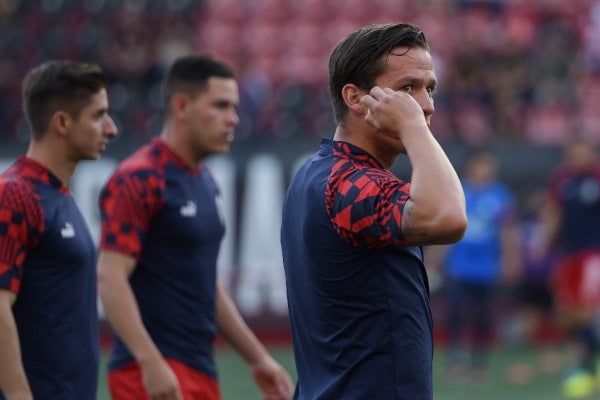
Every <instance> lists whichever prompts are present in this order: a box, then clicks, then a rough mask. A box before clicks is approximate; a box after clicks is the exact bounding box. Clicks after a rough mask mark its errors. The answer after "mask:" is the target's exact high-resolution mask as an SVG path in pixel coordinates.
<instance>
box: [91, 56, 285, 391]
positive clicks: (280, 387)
mask: <svg viewBox="0 0 600 400" xmlns="http://www.w3.org/2000/svg"><path fill="white" fill-rule="evenodd" d="M163 98H164V104H165V111H166V119H165V123H164V126H163V130H162V132H161V134H160V137H157V138H154V139H153V140H152V141H151V142H150V143H149V144H147V145H145V146H143V147H142V148H141V149H139V150H138V151H136V152H135V153H134V154H133V155H131V156H129V157H128V158H126V159H125V160H123V161H122V163H121V164H120V165H119V167H118V168H117V170H116V171H115V172H114V174H113V175H112V177H111V178H110V179H109V181H108V182H107V183H106V186H105V187H104V188H103V190H102V192H101V195H100V210H101V217H102V234H101V243H100V256H99V260H98V274H99V275H98V276H99V292H100V298H101V300H102V303H103V305H104V309H105V311H106V315H107V317H108V321H109V323H110V324H111V326H112V328H113V329H114V332H115V334H116V335H115V345H114V348H113V351H112V354H111V359H110V365H109V368H110V371H109V388H110V392H111V396H112V398H113V399H114V400H126V399H132V400H133V399H147V398H151V399H186V400H188V399H189V400H192V399H196V400H218V399H220V398H221V397H220V390H219V386H218V379H217V371H216V368H215V361H214V357H213V344H214V340H215V335H216V333H217V332H219V333H220V334H221V336H222V337H223V338H224V339H225V340H226V341H227V342H229V343H230V344H231V345H232V346H233V347H234V349H236V350H237V351H238V352H239V353H240V355H241V356H242V357H243V358H244V359H245V360H246V361H247V362H248V364H249V366H250V367H251V371H252V375H253V377H254V379H255V381H256V382H257V384H258V386H259V387H260V389H261V390H262V392H263V393H264V395H265V398H268V399H272V400H278V399H284V398H286V397H288V396H289V395H291V392H292V390H293V385H292V381H291V378H290V377H289V375H288V374H287V372H286V371H285V370H284V369H283V368H282V367H281V366H280V365H279V364H278V363H277V362H276V361H275V360H274V359H273V358H272V357H271V356H270V354H269V353H268V352H267V350H266V349H265V348H264V346H263V345H262V344H261V343H260V342H259V341H258V339H257V338H256V336H255V335H254V334H253V333H252V331H251V330H250V328H249V327H248V326H247V325H246V323H245V322H244V320H243V319H242V317H241V315H240V314H239V312H238V310H237V308H236V307H235V305H234V303H233V301H232V300H231V298H230V297H229V295H228V294H227V292H226V291H225V289H224V288H223V287H222V285H221V284H219V283H218V282H217V279H216V272H217V255H218V252H219V246H220V243H221V239H222V237H223V235H224V232H225V227H224V222H223V220H222V215H221V213H220V211H219V204H220V203H221V201H222V200H221V194H220V191H219V188H218V187H217V184H216V182H215V180H214V178H213V176H212V174H211V172H210V170H209V168H208V166H207V165H206V164H205V163H204V162H202V160H203V159H204V158H205V157H206V156H208V155H211V154H220V153H224V152H226V151H228V150H229V145H230V143H231V142H232V141H233V138H234V130H235V127H236V126H237V124H238V122H239V117H238V114H237V111H236V107H237V106H238V101H239V95H238V86H237V82H236V80H235V77H234V74H233V72H232V70H231V69H230V68H229V67H228V66H227V65H225V64H224V63H222V62H221V61H219V60H216V59H213V58H211V57H208V56H205V55H189V56H185V57H180V58H178V59H176V60H175V61H174V63H173V64H172V65H171V66H170V68H169V70H168V71H167V73H166V75H165V78H164V83H163Z"/></svg>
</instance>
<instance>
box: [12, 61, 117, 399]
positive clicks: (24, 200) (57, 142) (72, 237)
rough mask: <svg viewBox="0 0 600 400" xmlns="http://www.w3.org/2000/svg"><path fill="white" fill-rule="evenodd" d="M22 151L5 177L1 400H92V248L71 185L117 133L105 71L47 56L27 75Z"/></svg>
mask: <svg viewBox="0 0 600 400" xmlns="http://www.w3.org/2000/svg"><path fill="white" fill-rule="evenodd" d="M23 110H24V112H25V115H26V117H27V120H28V122H29V125H30V126H31V142H30V144H29V148H28V150H27V153H26V154H25V155H22V156H20V157H19V158H18V159H17V161H16V162H15V163H14V164H13V165H12V166H11V167H9V168H8V170H7V171H5V172H4V173H3V174H2V175H1V176H0V332H1V334H0V389H1V391H2V394H0V398H7V399H33V398H36V399H61V400H64V399H72V400H80V399H92V398H95V397H96V390H97V377H98V315H97V303H96V301H97V291H96V282H97V281H96V251H95V249H94V244H93V242H92V238H91V235H90V233H89V231H88V228H87V225H86V223H85V221H84V219H83V217H82V215H81V212H80V211H79V209H78V208H77V205H76V203H75V200H74V199H73V196H72V195H71V193H70V192H69V189H68V187H67V185H68V183H69V180H70V178H71V176H72V175H73V173H74V172H75V168H76V166H77V163H78V162H79V161H81V160H95V159H97V158H98V157H100V155H101V154H102V152H103V151H104V149H105V147H106V144H107V142H108V141H109V140H110V139H111V138H113V137H114V136H115V135H116V134H117V130H116V127H115V124H114V123H113V121H112V119H111V118H110V116H109V115H108V99H107V95H106V80H105V78H104V75H103V73H102V71H101V70H100V68H99V67H97V66H95V65H91V64H85V63H75V62H69V61H48V62H45V63H43V64H42V65H40V66H38V67H36V68H34V69H32V70H31V71H30V72H29V73H28V74H27V76H26V77H25V79H24V81H23Z"/></svg>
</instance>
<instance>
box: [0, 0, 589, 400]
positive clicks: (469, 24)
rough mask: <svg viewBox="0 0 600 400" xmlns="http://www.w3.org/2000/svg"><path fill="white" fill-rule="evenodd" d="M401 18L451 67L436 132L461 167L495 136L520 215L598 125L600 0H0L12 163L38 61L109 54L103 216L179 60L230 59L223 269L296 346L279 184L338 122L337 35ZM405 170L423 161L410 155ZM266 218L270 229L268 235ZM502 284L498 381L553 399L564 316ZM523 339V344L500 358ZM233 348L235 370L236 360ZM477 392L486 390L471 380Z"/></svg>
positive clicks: (1, 106) (3, 158)
mask: <svg viewBox="0 0 600 400" xmlns="http://www.w3.org/2000/svg"><path fill="white" fill-rule="evenodd" d="M394 21H396V22H397V21H409V22H412V23H414V24H416V25H418V26H420V27H421V28H422V29H423V30H424V32H425V33H426V37H427V39H428V41H429V43H430V45H431V47H432V54H433V56H434V61H435V67H436V72H437V75H438V79H439V87H438V89H437V90H436V93H435V105H436V112H435V114H434V116H433V119H432V130H433V132H434V133H435V135H436V137H437V138H438V140H439V141H440V143H441V144H442V146H443V147H444V149H445V150H446V151H447V152H448V154H449V156H450V158H451V160H452V162H453V163H454V164H455V166H456V167H457V169H458V170H459V171H460V170H461V169H462V168H463V166H464V164H465V161H466V155H467V154H468V152H469V151H470V149H471V148H473V147H478V146H481V145H484V146H485V147H486V148H487V149H488V150H490V151H491V152H492V153H493V155H494V156H495V157H496V158H497V162H498V179H499V180H501V181H502V182H503V183H504V184H506V185H507V186H508V187H509V188H510V190H511V191H512V192H513V193H514V196H515V199H516V201H515V204H516V216H517V221H518V223H519V224H520V226H521V227H522V228H523V229H525V228H526V227H527V226H528V225H527V224H529V223H530V222H531V220H532V218H533V219H535V216H536V215H535V213H536V211H537V210H538V209H539V206H540V197H541V196H543V192H544V190H545V187H546V184H547V180H548V178H549V174H550V173H551V171H552V170H553V169H554V168H555V167H556V166H557V165H558V164H559V163H560V161H561V159H562V149H563V146H564V144H565V143H566V142H567V141H568V139H569V138H570V137H572V136H574V135H582V136H585V137H587V138H589V140H590V141H591V143H598V142H599V141H600V112H598V104H599V102H600V1H595V0H203V1H202V0H198V1H193V0H36V1H33V0H0V164H2V165H6V163H8V162H11V161H12V160H13V159H14V158H15V157H16V155H17V154H19V153H20V152H23V151H25V149H26V146H27V142H28V140H29V131H28V126H27V124H26V122H25V119H24V118H23V115H22V112H21V106H20V81H21V79H22V77H23V76H24V74H25V72H26V71H27V70H28V69H29V68H30V67H32V66H33V65H36V64H39V63H40V62H42V61H45V60H48V59H55V58H68V59H77V60H84V61H90V62H95V63H98V64H99V65H101V66H102V67H103V69H104V70H105V71H106V73H107V74H108V76H109V79H110V89H109V101H110V108H111V114H112V116H113V118H114V120H115V122H116V123H117V126H118V128H119V133H120V134H119V136H118V138H117V139H115V140H114V142H112V143H111V144H110V145H109V148H108V151H107V152H106V154H105V157H104V160H103V163H104V164H101V165H100V164H97V165H95V166H93V165H90V166H85V168H82V169H81V171H78V174H79V176H78V177H77V178H76V179H75V180H74V183H73V185H74V189H73V190H74V192H75V193H76V194H77V193H79V195H80V196H79V199H80V201H81V202H82V208H83V209H84V212H85V213H86V217H87V218H88V221H89V222H90V225H91V227H92V230H93V231H94V230H95V229H97V215H96V214H95V201H96V199H95V195H96V194H97V190H99V187H100V185H101V184H102V181H103V179H104V177H105V176H106V175H107V174H108V173H109V172H110V170H111V169H112V168H113V167H114V165H115V163H116V162H118V161H119V160H120V159H122V158H123V157H124V156H126V155H128V154H130V153H131V152H132V151H133V150H134V149H136V148H137V147H139V146H140V145H142V144H144V143H146V142H147V141H148V140H149V139H150V138H151V137H153V136H155V135H157V134H158V133H159V130H160V128H161V123H162V114H161V108H162V104H161V96H160V81H161V78H162V75H163V72H164V71H165V69H166V67H168V65H169V64H170V62H171V61H172V60H173V59H174V58H175V57H177V56H179V55H184V54H187V53H190V52H206V53H211V54H213V55H214V56H216V57H219V58H222V59H224V60H226V61H227V62H229V63H230V64H231V65H232V66H233V68H234V70H235V72H236V75H237V78H238V81H239V84H240V94H241V103H240V108H239V113H240V118H241V122H240V126H239V127H238V129H237V131H236V141H235V143H234V145H233V146H232V150H231V153H230V154H229V155H227V156H223V157H222V158H219V159H216V160H214V164H213V168H214V169H215V174H216V175H217V177H218V179H219V180H220V182H221V184H222V186H223V189H224V192H225V196H226V198H227V195H229V202H230V203H229V205H228V210H229V211H228V216H229V220H228V222H227V223H228V236H227V238H226V240H225V242H224V248H223V254H222V257H221V259H220V264H219V267H220V269H221V272H222V275H221V278H222V279H223V280H225V281H226V282H227V284H228V285H229V287H230V290H231V291H232V293H233V295H234V298H235V299H236V300H237V301H238V303H239V304H240V305H241V309H242V312H243V313H244V314H245V316H246V317H247V318H248V320H249V321H250V323H251V325H252V326H253V327H254V328H255V329H256V330H257V331H258V332H259V333H260V336H261V338H263V339H264V340H266V341H267V342H268V343H271V344H282V343H283V344H284V345H286V346H287V345H289V342H288V340H289V331H288V323H287V316H286V312H285V306H286V304H285V292H284V291H285V281H284V280H283V275H282V273H281V262H280V260H279V258H278V256H279V254H278V253H277V247H278V246H277V245H278V242H279V232H278V223H279V221H280V220H279V219H278V218H280V216H279V215H278V214H279V210H280V202H281V198H282V196H283V191H284V190H285V187H286V185H287V182H288V181H289V178H290V176H291V175H292V173H293V170H294V168H295V166H296V165H297V163H298V162H299V161H300V160H301V159H302V158H303V157H304V156H305V155H306V154H307V153H310V152H312V151H314V150H316V149H317V147H318V143H319V138H320V137H323V136H326V137H330V136H331V135H332V134H333V131H334V124H333V118H332V115H331V109H330V104H329V97H328V91H327V64H328V57H329V53H330V51H331V50H332V48H333V47H334V46H335V44H336V43H337V42H338V41H339V40H340V39H341V38H343V37H344V36H346V35H347V34H348V33H350V32H351V31H353V30H355V29H357V28H358V27H360V26H362V25H365V24H369V23H384V22H394ZM393 169H394V171H395V172H396V173H397V174H398V175H399V176H400V177H403V178H408V177H409V176H410V169H409V166H408V165H407V164H406V162H405V161H403V160H400V161H399V162H398V163H397V164H396V165H395V166H394V167H393ZM98 171H102V173H100V174H98ZM90 182H93V183H91V184H90ZM82 199H83V200H82ZM83 203H85V204H83ZM256 226H266V228H261V229H262V230H261V231H260V232H258V234H257V231H256V229H255V228H253V227H256ZM261 249H262V250H263V251H262V252H261ZM545 276H546V275H544V276H542V277H541V278H540V279H542V280H543V279H545ZM511 285H513V286H514V282H512V283H511ZM442 286H443V282H442ZM499 286H502V285H499ZM434 289H437V287H436V288H434ZM499 289H500V290H499V293H500V296H498V298H497V300H496V301H495V303H494V304H495V307H496V308H495V310H496V311H497V312H495V313H494V321H495V325H494V326H495V331H494V333H493V336H494V338H495V340H496V343H497V344H498V345H499V346H500V348H501V349H503V351H501V352H500V353H498V354H500V355H499V356H498V357H500V359H502V360H504V361H502V362H501V367H498V365H496V366H494V368H499V369H498V371H497V374H498V376H499V377H498V381H495V382H493V383H489V384H493V385H496V386H494V388H495V389H494V390H500V391H501V389H498V388H500V387H505V386H506V387H511V385H513V386H514V385H516V386H515V387H518V388H520V387H525V388H529V389H527V390H528V391H527V390H526V391H523V392H499V393H501V394H499V396H500V397H498V398H506V396H507V395H509V394H507V393H513V394H514V393H520V394H519V395H516V396H517V398H519V399H528V398H531V399H552V398H558V397H553V396H558V395H557V394H556V388H557V387H558V383H556V386H552V384H548V382H554V381H553V380H552V379H554V380H556V381H557V379H558V378H556V376H557V375H556V374H558V372H557V371H559V370H560V365H559V366H556V365H557V363H559V364H560V360H559V359H557V358H550V359H549V358H544V359H543V360H544V361H542V362H541V363H539V362H538V356H539V357H542V356H544V357H545V356H548V354H549V353H547V352H543V351H541V350H540V352H537V350H536V346H538V347H543V348H544V349H546V350H547V348H546V346H550V348H551V349H559V350H560V333H559V332H558V331H557V330H556V329H555V328H554V327H553V325H552V322H551V318H547V319H544V321H546V322H544V323H542V324H538V325H536V327H537V328H536V329H537V330H536V331H535V332H534V333H533V334H532V332H531V329H529V328H527V327H524V326H525V325H527V324H526V323H524V322H523V321H522V319H521V312H520V311H521V307H520V304H519V302H518V300H517V298H518V296H513V294H514V292H513V291H512V289H514V287H509V288H505V287H499ZM265 293H266V294H265ZM438 294H439V291H438V290H434V291H433V295H432V296H433V297H432V300H433V306H434V313H435V314H434V319H435V320H436V321H437V322H436V324H437V325H436V338H437V340H439V343H440V348H441V349H443V345H444V341H445V337H446V333H445V326H444V319H443V318H442V315H441V314H443V311H442V310H443V302H444V299H443V297H442V296H438ZM107 340H109V339H107ZM522 346H526V347H525V349H526V350H525V351H522V352H519V351H517V352H516V353H515V355H514V357H508V358H506V357H505V355H506V354H510V351H513V350H514V349H515V348H518V349H522V348H523V347H522ZM511 349H512V350H511ZM529 352H531V354H530V353H529ZM552 354H554V353H550V355H552ZM526 355H527V357H528V358H527V357H525V360H524V361H523V360H522V359H521V358H522V356H523V357H524V356H526ZM287 356H289V354H288V355H285V356H283V357H287ZM494 357H496V355H495V356H494ZM549 360H554V361H549ZM557 360H558V361H557ZM220 362H224V363H225V364H223V365H225V366H224V369H225V372H224V373H225V374H226V373H227V371H228V370H229V367H228V365H229V364H226V363H227V362H228V361H220ZM502 363H504V364H502ZM540 365H541V366H540ZM552 365H555V367H552ZM544 366H545V367H547V369H548V371H546V372H543V370H544V368H543V367H544ZM231 368H233V367H231ZM292 368H293V367H292ZM511 368H512V369H511ZM515 368H516V369H515ZM519 368H521V369H519ZM511 374H512V375H511ZM536 374H537V375H536ZM553 374H554V375H553ZM536 376H537V377H538V378H537V381H536ZM540 377H541V378H540ZM555 378H556V379H555ZM440 379H441V378H440ZM548 379H551V380H549V381H548ZM442 380H443V379H442ZM520 381H523V382H520ZM535 382H537V385H538V389H539V390H544V389H548V388H550V389H549V390H548V391H547V392H544V393H545V394H540V393H542V392H535V391H532V390H534V389H531V387H532V386H531V385H534V384H535ZM557 382H558V381H557ZM440 384H442V385H444V383H440ZM448 385H449V384H448ZM523 385H525V386H523ZM527 385H530V386H527ZM484 387H485V386H484ZM443 388H444V389H443V390H441V389H439V390H440V391H441V392H443V393H446V394H443V393H440V395H439V396H436V398H440V399H451V398H457V399H458V398H460V399H469V398H477V397H479V396H481V395H482V392H481V387H478V386H477V385H467V386H459V387H458V389H457V388H456V387H455V388H454V389H452V387H451V386H443ZM488 389H489V387H488ZM243 390H244V392H243V393H248V392H247V390H251V389H243ZM478 390H479V391H478ZM507 390H511V389H507ZM469 391H475V392H474V393H475V394H474V395H472V396H473V397H469V396H471V395H470V394H468V393H470V392H469ZM448 393H450V394H448ZM489 393H490V392H489V391H488V393H487V394H486V396H487V397H488V398H489V399H493V398H495V397H493V394H492V395H490V394H489ZM528 393H529V394H528ZM225 394H226V395H227V396H230V397H229V398H232V399H235V398H250V397H247V395H239V396H242V397H235V396H237V395H235V394H228V392H227V388H225ZM444 396H447V397H444ZM490 396H492V397H490ZM502 396H504V397H502ZM528 396H529V397H528Z"/></svg>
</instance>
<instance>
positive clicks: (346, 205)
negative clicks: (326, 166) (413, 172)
mask: <svg viewBox="0 0 600 400" xmlns="http://www.w3.org/2000/svg"><path fill="white" fill-rule="evenodd" d="M409 191H410V184H409V183H406V182H403V181H401V180H399V179H398V178H396V177H395V176H394V175H393V174H392V173H391V172H390V171H387V170H384V169H378V168H355V167H354V166H352V165H351V161H350V160H348V159H341V160H339V161H338V162H337V164H336V165H335V167H334V169H333V171H332V175H331V176H330V178H329V182H328V184H327V187H326V208H327V211H328V213H329V216H330V218H331V223H332V224H333V227H334V229H335V230H336V231H337V232H338V234H339V235H340V237H341V238H342V239H343V240H344V241H346V242H347V243H349V244H350V245H352V246H356V247H359V246H361V247H363V246H364V247H384V246H394V245H398V246H405V245H408V242H407V241H406V239H405V238H404V235H403V234H402V229H401V223H402V210H403V209H404V205H405V204H406V201H407V200H408V198H409Z"/></svg>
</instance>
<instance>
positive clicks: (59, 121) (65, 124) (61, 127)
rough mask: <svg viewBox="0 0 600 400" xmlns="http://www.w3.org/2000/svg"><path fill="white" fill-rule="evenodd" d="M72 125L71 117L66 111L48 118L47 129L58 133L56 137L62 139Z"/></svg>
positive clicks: (58, 112)
mask: <svg viewBox="0 0 600 400" xmlns="http://www.w3.org/2000/svg"><path fill="white" fill-rule="evenodd" d="M72 123H73V117H71V115H70V114H69V113H68V112H66V111H60V110H59V111H56V112H55V113H54V114H53V115H52V118H50V124H49V128H50V129H51V130H53V131H56V132H58V135H59V136H61V137H64V136H66V135H67V132H68V131H69V127H70V126H71V124H72Z"/></svg>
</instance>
